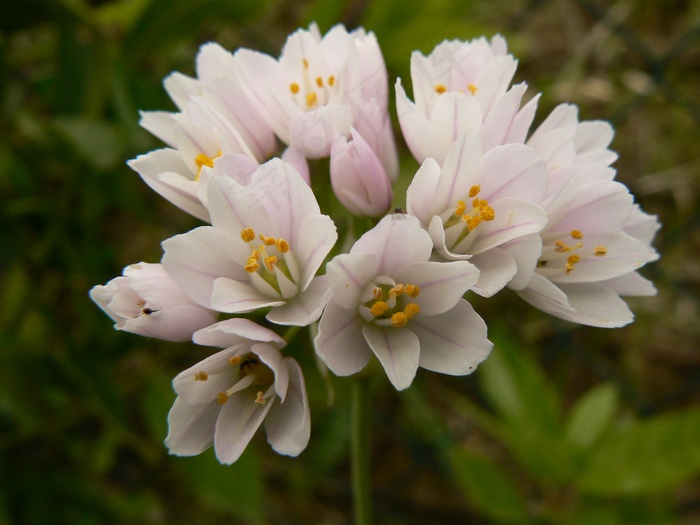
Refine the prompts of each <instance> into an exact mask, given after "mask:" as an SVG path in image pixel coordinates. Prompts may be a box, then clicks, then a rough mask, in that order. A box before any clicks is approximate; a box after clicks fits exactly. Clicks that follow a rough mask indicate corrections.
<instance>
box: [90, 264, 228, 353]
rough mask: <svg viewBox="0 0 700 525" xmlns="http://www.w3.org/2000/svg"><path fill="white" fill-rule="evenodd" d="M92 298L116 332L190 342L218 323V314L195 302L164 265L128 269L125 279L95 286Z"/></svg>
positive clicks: (135, 266) (91, 294)
mask: <svg viewBox="0 0 700 525" xmlns="http://www.w3.org/2000/svg"><path fill="white" fill-rule="evenodd" d="M90 298H91V299H92V300H93V301H95V303H96V304H97V306H99V307H100V308H101V309H102V310H103V311H104V312H105V313H106V314H107V315H109V316H110V317H111V318H112V319H113V320H114V321H115V323H116V324H115V325H114V328H116V329H117V330H124V331H125V332H131V333H134V334H139V335H144V336H146V337H155V338H157V339H164V340H166V341H189V340H190V339H191V338H192V334H193V333H194V332H195V331H197V330H199V329H200V328H203V327H205V326H209V325H211V324H214V323H215V322H216V313H214V312H212V311H211V310H209V309H207V308H202V307H201V306H200V305H198V304H197V303H195V302H194V301H192V299H190V298H189V297H188V296H187V294H185V292H184V291H183V290H182V289H181V288H180V286H178V284H177V283H176V282H175V281H174V280H173V279H172V278H171V277H170V276H169V275H168V274H167V273H166V272H165V269H164V268H163V266H162V265H161V264H149V263H144V262H141V263H138V264H132V265H130V266H127V267H126V268H124V275H123V276H122V277H116V278H114V279H112V280H111V281H109V282H108V283H107V284H105V285H104V286H102V285H97V286H95V287H93V288H92V290H90Z"/></svg>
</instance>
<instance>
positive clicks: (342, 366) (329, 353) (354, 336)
mask: <svg viewBox="0 0 700 525" xmlns="http://www.w3.org/2000/svg"><path fill="white" fill-rule="evenodd" d="M363 325H364V321H363V320H362V319H361V318H360V316H359V314H358V312H357V308H355V309H354V310H348V309H345V308H343V307H341V306H339V305H338V303H336V302H335V301H334V300H333V299H331V300H330V301H328V305H327V306H326V309H325V311H324V312H323V315H322V316H321V320H320V322H319V324H318V334H317V335H316V338H315V339H314V345H315V347H316V353H317V354H318V356H319V357H320V358H321V360H322V361H323V362H324V363H325V364H326V366H327V367H328V368H329V369H330V370H331V372H333V373H334V374H335V375H338V376H349V375H352V374H356V373H357V372H359V371H360V370H362V369H363V368H364V367H365V365H366V364H367V362H368V361H369V359H370V357H372V352H371V351H370V348H369V346H368V345H367V342H366V341H365V338H364V336H363V335H362V326H363Z"/></svg>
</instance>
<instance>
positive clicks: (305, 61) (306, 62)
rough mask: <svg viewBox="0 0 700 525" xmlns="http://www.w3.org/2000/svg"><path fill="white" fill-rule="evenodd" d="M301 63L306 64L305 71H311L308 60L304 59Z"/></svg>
mask: <svg viewBox="0 0 700 525" xmlns="http://www.w3.org/2000/svg"><path fill="white" fill-rule="evenodd" d="M301 63H302V64H304V69H309V61H308V60H306V59H305V58H304V59H302V61H301Z"/></svg>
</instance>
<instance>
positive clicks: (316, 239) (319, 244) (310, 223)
mask: <svg viewBox="0 0 700 525" xmlns="http://www.w3.org/2000/svg"><path fill="white" fill-rule="evenodd" d="M337 240H338V231H337V228H336V227H335V223H334V222H333V219H331V218H330V217H329V216H328V215H309V216H308V217H305V218H304V219H303V221H302V223H301V227H300V228H299V241H298V243H297V246H296V247H295V252H294V255H295V256H296V258H297V262H298V263H299V266H300V267H301V269H302V274H301V280H300V282H299V287H300V288H301V289H302V290H304V289H306V287H307V286H308V285H309V282H311V279H313V278H314V275H316V272H317V271H318V269H319V267H320V266H321V264H323V261H325V259H326V256H327V255H328V253H329V252H330V251H331V249H332V248H333V246H334V245H335V243H336V241H337Z"/></svg>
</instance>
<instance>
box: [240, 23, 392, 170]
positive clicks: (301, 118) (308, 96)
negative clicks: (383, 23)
mask: <svg viewBox="0 0 700 525" xmlns="http://www.w3.org/2000/svg"><path fill="white" fill-rule="evenodd" d="M236 58H237V59H239V60H240V62H241V64H243V66H242V68H241V71H242V72H243V73H242V78H243V79H244V82H245V84H246V89H247V91H248V92H249V93H251V94H253V96H254V97H256V100H257V103H258V107H259V108H261V110H262V112H263V115H264V116H265V117H266V119H267V122H268V123H269V125H270V126H271V127H272V129H274V131H275V133H276V134H277V136H278V137H279V138H280V140H282V141H283V142H284V143H286V144H288V145H289V146H290V147H291V148H293V149H297V150H299V151H301V152H302V153H303V154H304V156H306V157H307V158H320V157H327V156H328V155H330V153H331V148H332V145H333V141H334V139H335V137H336V135H342V136H344V137H348V136H349V135H350V127H351V126H352V127H354V128H355V130H357V132H358V133H359V134H360V135H361V136H362V137H363V138H364V140H365V141H367V143H368V144H369V145H370V147H371V148H372V150H373V151H374V152H375V154H376V155H377V157H378V158H379V159H380V161H381V162H382V164H383V165H384V169H385V170H386V172H387V174H388V175H389V177H390V178H392V180H393V179H394V178H395V177H396V175H397V171H398V164H397V163H398V161H397V156H396V147H395V144H394V139H393V134H392V130H391V123H390V121H389V113H388V79H387V71H386V66H385V65H384V59H383V58H382V53H381V50H380V49H379V44H378V43H377V39H376V37H375V36H374V33H371V32H370V33H366V32H365V31H364V29H362V28H359V29H356V30H355V31H352V32H351V33H348V32H347V30H346V29H345V27H343V26H342V25H336V26H334V27H333V28H332V29H331V30H330V31H329V32H328V33H326V35H325V36H323V37H322V36H321V33H320V31H319V29H318V26H316V24H312V25H311V26H310V28H309V30H308V31H307V30H302V29H300V30H298V31H296V32H295V33H293V34H292V35H291V36H290V37H289V38H288V39H287V42H286V44H285V46H284V49H283V50H282V54H281V56H280V58H279V60H275V59H274V58H272V57H270V56H268V55H264V54H262V53H258V52H255V51H251V50H248V49H240V50H239V51H238V52H237V53H236Z"/></svg>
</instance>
